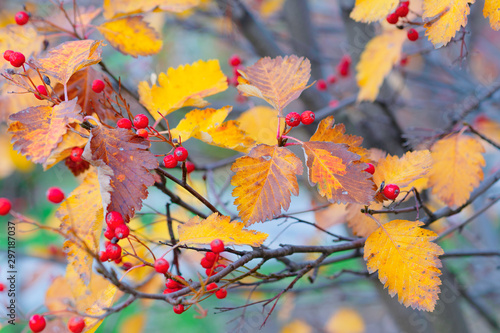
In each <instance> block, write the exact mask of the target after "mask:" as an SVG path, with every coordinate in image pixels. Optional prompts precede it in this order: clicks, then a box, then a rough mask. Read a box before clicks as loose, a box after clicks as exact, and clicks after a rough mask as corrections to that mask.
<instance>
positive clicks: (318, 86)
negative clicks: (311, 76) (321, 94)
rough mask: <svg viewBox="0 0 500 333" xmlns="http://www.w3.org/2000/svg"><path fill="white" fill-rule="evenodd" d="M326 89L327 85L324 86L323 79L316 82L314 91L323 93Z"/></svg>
mask: <svg viewBox="0 0 500 333" xmlns="http://www.w3.org/2000/svg"><path fill="white" fill-rule="evenodd" d="M326 88H328V86H327V84H326V81H325V80H323V79H319V80H318V81H317V82H316V89H318V90H319V91H325V90H326Z"/></svg>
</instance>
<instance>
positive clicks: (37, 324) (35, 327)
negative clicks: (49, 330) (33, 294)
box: [29, 314, 47, 333]
mask: <svg viewBox="0 0 500 333" xmlns="http://www.w3.org/2000/svg"><path fill="white" fill-rule="evenodd" d="M45 325H47V323H46V322H45V318H44V317H43V316H40V315H39V314H35V315H33V316H31V318H30V322H29V326H30V329H31V330H32V331H33V332H35V333H36V332H41V331H43V330H44V328H45Z"/></svg>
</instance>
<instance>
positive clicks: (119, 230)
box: [115, 224, 130, 239]
mask: <svg viewBox="0 0 500 333" xmlns="http://www.w3.org/2000/svg"><path fill="white" fill-rule="evenodd" d="M129 234H130V229H129V228H128V227H127V225H126V224H120V225H119V226H117V227H116V229H115V235H116V237H118V239H123V238H127V237H128V235H129Z"/></svg>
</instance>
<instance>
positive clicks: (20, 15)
mask: <svg viewBox="0 0 500 333" xmlns="http://www.w3.org/2000/svg"><path fill="white" fill-rule="evenodd" d="M14 20H16V23H17V24H18V25H25V24H26V23H28V21H29V20H30V16H29V14H28V13H26V12H23V11H20V12H17V13H16V16H14Z"/></svg>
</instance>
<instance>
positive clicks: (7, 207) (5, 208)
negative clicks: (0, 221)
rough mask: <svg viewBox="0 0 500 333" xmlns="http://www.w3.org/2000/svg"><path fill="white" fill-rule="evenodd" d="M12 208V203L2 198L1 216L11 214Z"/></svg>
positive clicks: (0, 201)
mask: <svg viewBox="0 0 500 333" xmlns="http://www.w3.org/2000/svg"><path fill="white" fill-rule="evenodd" d="M11 208H12V203H11V202H10V200H9V199H7V198H0V216H5V215H7V214H9V212H10V209H11Z"/></svg>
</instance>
